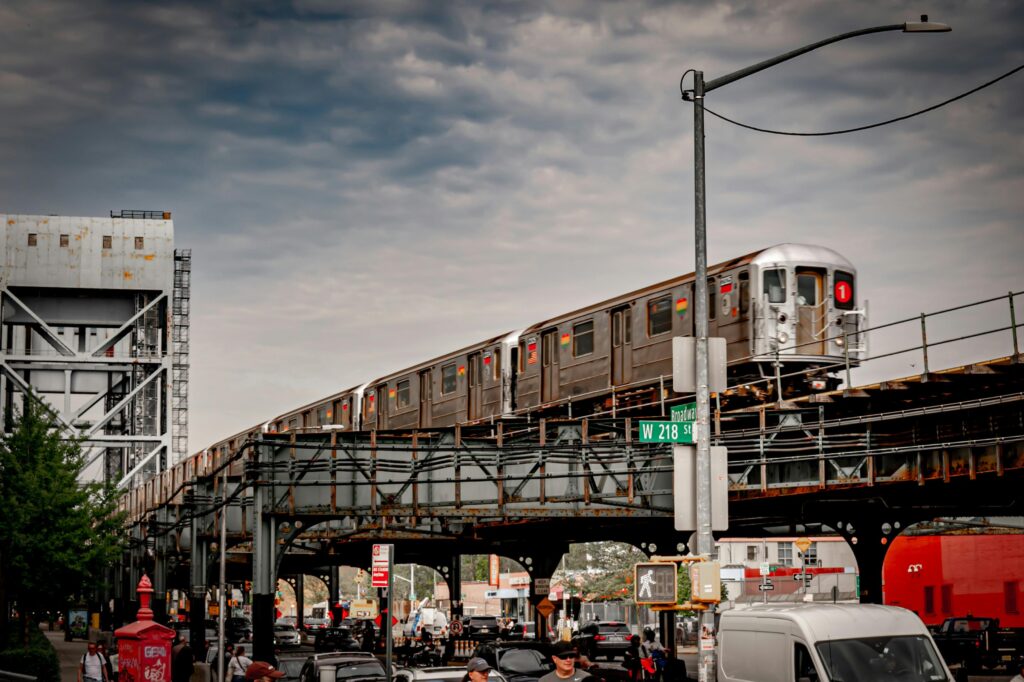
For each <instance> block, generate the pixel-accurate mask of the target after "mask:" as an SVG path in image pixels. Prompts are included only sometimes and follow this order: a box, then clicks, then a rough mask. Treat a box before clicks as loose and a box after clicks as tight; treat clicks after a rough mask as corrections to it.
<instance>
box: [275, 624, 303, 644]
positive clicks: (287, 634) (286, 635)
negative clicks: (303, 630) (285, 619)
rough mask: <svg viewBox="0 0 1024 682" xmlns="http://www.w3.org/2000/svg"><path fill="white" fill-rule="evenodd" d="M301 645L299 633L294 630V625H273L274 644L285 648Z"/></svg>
mask: <svg viewBox="0 0 1024 682" xmlns="http://www.w3.org/2000/svg"><path fill="white" fill-rule="evenodd" d="M301 643H302V642H301V640H300V639H299V631H298V630H296V629H295V626H294V625H288V624H287V623H277V624H275V625H274V644H276V645H277V646H282V647H286V646H299V645H300V644H301Z"/></svg>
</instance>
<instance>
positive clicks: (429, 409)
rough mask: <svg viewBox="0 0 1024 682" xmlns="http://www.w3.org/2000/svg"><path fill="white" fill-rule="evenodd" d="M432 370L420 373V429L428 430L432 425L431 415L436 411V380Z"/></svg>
mask: <svg viewBox="0 0 1024 682" xmlns="http://www.w3.org/2000/svg"><path fill="white" fill-rule="evenodd" d="M433 376H434V375H433V374H432V373H431V370H429V369H425V370H423V371H422V372H420V428H421V429H423V428H427V427H429V426H430V425H431V419H430V418H431V415H432V414H433V411H434V406H433V398H434V380H433Z"/></svg>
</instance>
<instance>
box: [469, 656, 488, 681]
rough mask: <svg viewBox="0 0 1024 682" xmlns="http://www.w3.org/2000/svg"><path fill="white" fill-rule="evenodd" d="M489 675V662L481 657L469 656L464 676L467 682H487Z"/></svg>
mask: <svg viewBox="0 0 1024 682" xmlns="http://www.w3.org/2000/svg"><path fill="white" fill-rule="evenodd" d="M490 675H491V664H490V663H488V662H487V661H485V660H484V659H482V658H479V657H477V658H471V659H469V662H467V663H466V676H467V678H468V681H469V682H487V679H488V678H489V677H490Z"/></svg>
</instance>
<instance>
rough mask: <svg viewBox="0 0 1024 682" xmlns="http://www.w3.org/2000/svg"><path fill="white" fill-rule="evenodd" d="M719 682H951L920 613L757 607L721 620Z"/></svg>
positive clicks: (864, 607) (861, 607)
mask: <svg viewBox="0 0 1024 682" xmlns="http://www.w3.org/2000/svg"><path fill="white" fill-rule="evenodd" d="M718 680H719V682H952V681H953V676H952V675H951V674H950V672H949V668H947V667H946V664H945V663H943V661H942V657H941V656H939V650H938V648H937V647H936V646H935V642H933V641H932V638H931V635H930V634H928V628H926V627H925V626H924V623H922V622H921V619H920V618H918V617H917V616H916V615H915V614H914V613H913V612H911V611H907V610H906V609H901V608H898V607H895V606H878V605H875V604H788V605H764V606H753V607H751V608H748V609H742V610H732V611H726V612H724V613H722V617H721V620H720V621H719V628H718Z"/></svg>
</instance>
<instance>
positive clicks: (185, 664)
mask: <svg viewBox="0 0 1024 682" xmlns="http://www.w3.org/2000/svg"><path fill="white" fill-rule="evenodd" d="M195 663H196V658H195V656H194V655H193V654H192V647H190V646H189V645H188V641H187V640H186V639H185V636H184V635H178V638H177V641H176V642H175V644H174V647H173V648H172V649H171V680H172V682H188V681H189V680H190V679H192V671H193V670H194V669H195Z"/></svg>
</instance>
